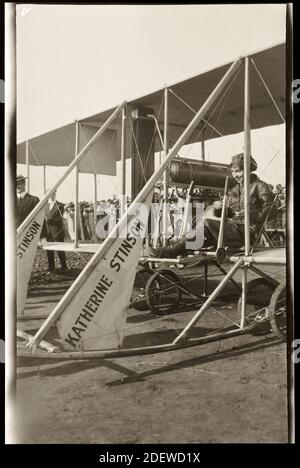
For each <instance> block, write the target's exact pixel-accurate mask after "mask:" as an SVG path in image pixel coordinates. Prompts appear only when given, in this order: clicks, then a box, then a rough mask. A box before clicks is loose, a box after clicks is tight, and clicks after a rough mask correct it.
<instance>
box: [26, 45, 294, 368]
mask: <svg viewBox="0 0 300 468" xmlns="http://www.w3.org/2000/svg"><path fill="white" fill-rule="evenodd" d="M285 47H286V45H285V44H284V43H283V44H277V45H275V46H273V47H271V48H268V49H264V50H260V51H258V52H255V53H251V54H249V55H246V56H244V57H240V58H238V59H237V60H235V61H234V62H232V63H227V64H225V65H222V66H219V67H216V68H214V69H211V70H209V71H206V72H204V73H201V74H199V75H196V76H194V77H192V78H189V79H188V80H185V81H182V82H179V83H176V84H174V85H172V86H167V87H165V88H163V89H161V90H158V91H155V92H153V93H151V94H149V95H146V96H143V97H140V98H138V99H135V100H131V101H128V102H126V101H124V102H123V103H122V104H120V105H119V106H117V107H115V108H113V109H110V110H108V111H105V112H102V113H100V114H98V115H96V116H91V117H89V118H86V119H83V120H82V121H80V122H76V123H73V124H70V125H68V126H66V127H64V128H61V129H58V130H57V131H53V132H49V134H45V135H41V136H40V137H36V138H35V139H33V140H32V141H31V142H30V148H31V150H32V151H33V152H34V153H35V154H36V155H37V154H38V157H39V160H40V161H42V160H43V157H44V156H45V157H46V156H47V155H49V152H50V153H51V154H52V153H53V155H54V154H55V155H56V156H55V157H56V158H58V159H59V158H62V157H64V164H65V161H68V162H69V166H68V167H67V169H66V170H65V172H64V174H63V175H62V176H61V177H60V179H59V180H58V181H57V182H56V183H55V184H54V185H53V187H52V188H51V189H50V190H49V191H48V192H47V193H46V194H45V196H44V197H43V199H42V200H41V201H40V202H39V203H38V205H37V206H36V207H35V208H34V209H33V211H32V212H31V213H30V214H29V216H28V217H27V218H26V219H25V220H24V222H23V223H22V225H21V226H20V227H19V228H18V231H17V242H18V244H17V286H18V287H17V316H18V318H19V319H22V311H23V309H24V304H25V300H26V295H27V288H28V281H29V276H30V273H31V269H32V264H33V260H34V256H35V252H36V249H37V245H38V242H39V236H40V232H41V229H42V224H43V220H44V207H45V205H46V203H47V200H48V199H49V197H50V196H51V195H52V193H53V192H54V191H56V189H57V188H58V187H59V186H60V185H61V184H62V183H63V182H64V181H65V180H66V179H67V177H68V176H69V175H70V174H71V172H72V171H76V184H77V185H78V174H79V168H81V170H85V171H86V172H89V171H90V172H94V173H95V174H96V173H97V170H99V171H100V166H101V165H103V160H101V157H100V156H99V154H100V155H102V154H105V155H107V156H108V158H111V160H113V159H114V158H115V159H116V160H117V159H121V164H122V195H124V194H125V177H126V175H125V167H126V157H128V155H129V154H131V155H132V158H133V160H134V161H135V164H133V169H132V178H133V180H134V188H133V192H132V193H133V196H134V200H133V202H132V203H131V204H130V205H129V206H128V207H127V209H126V208H125V206H124V205H123V206H122V210H121V217H120V219H119V221H118V222H117V223H116V225H115V227H114V228H113V229H112V230H111V232H110V233H109V234H108V236H107V237H106V239H105V240H104V241H103V242H102V243H101V244H93V245H90V246H88V245H80V244H79V243H78V239H76V240H75V245H74V250H75V251H76V250H77V251H79V252H80V251H81V252H90V253H93V256H92V257H91V259H90V260H89V261H88V263H87V265H86V266H85V268H84V269H83V270H82V272H81V273H80V274H79V276H78V277H77V278H76V279H75V281H74V282H73V284H72V285H71V286H70V288H69V289H68V291H67V292H66V293H65V294H64V296H63V297H62V299H61V300H60V301H59V302H58V304H57V305H56V306H55V308H54V310H53V311H52V312H51V313H50V315H49V316H48V317H47V318H46V319H45V320H44V322H43V323H42V325H41V326H40V327H39V328H38V329H37V331H36V333H35V334H34V335H29V334H26V333H24V332H22V331H18V338H19V343H18V355H19V356H34V357H35V358H41V359H43V358H52V359H63V358H67V359H68V358H70V359H90V358H98V359H100V358H108V357H111V358H114V357H118V358H119V357H122V356H134V355H141V354H152V353H157V352H163V351H170V350H175V349H178V348H184V347H189V346H196V345H200V344H203V343H208V342H211V341H217V340H221V339H225V338H230V337H234V336H237V335H240V334H244V333H248V332H249V331H252V330H253V329H254V328H256V327H257V325H258V324H259V323H266V322H267V323H269V324H270V327H271V329H272V330H273V331H274V333H275V334H276V335H277V336H278V337H279V338H280V339H285V337H286V328H287V314H286V294H287V292H286V291H287V289H286V282H285V275H284V273H283V274H281V279H280V280H279V279H278V276H276V275H274V272H273V273H270V272H269V273H268V272H266V271H265V270H263V266H275V267H278V268H280V269H284V268H285V265H286V251H285V248H266V247H264V248H263V249H262V248H258V245H257V244H258V243H259V239H260V237H261V235H262V231H261V232H260V233H259V236H258V238H257V239H256V240H255V245H253V242H252V243H251V242H250V216H249V211H250V208H249V186H250V156H251V131H252V130H254V129H259V128H263V127H268V126H272V125H279V124H282V123H285V103H286V96H285V94H286V91H285ZM171 97H172V98H173V101H172V105H171ZM162 110H163V112H162ZM83 125H85V126H87V127H88V129H89V139H88V141H85V142H84V143H82V142H81V144H80V143H79V141H80V139H79V134H80V128H81V127H82V126H83ZM149 128H150V129H151V131H150V132H149ZM129 131H131V136H132V138H131V146H130V145H129V143H128V139H127V138H126V135H127V134H128V132H129ZM143 132H144V133H143ZM239 132H243V133H244V226H245V229H244V231H245V233H244V242H243V244H244V245H243V247H242V248H241V249H238V250H234V251H233V250H230V249H228V248H227V247H226V245H225V244H224V223H225V221H226V196H227V191H228V186H229V183H230V174H229V171H228V164H225V163H212V162H209V161H206V160H205V149H204V148H205V140H208V139H214V138H218V137H220V136H228V135H234V134H237V133H239ZM68 137H69V138H68ZM74 137H75V138H74ZM51 141H53V144H51ZM197 141H198V142H201V144H202V155H201V161H199V162H198V165H197V171H196V172H197V174H196V173H194V172H193V169H192V168H191V167H192V165H193V164H196V163H195V161H193V162H192V161H188V160H185V161H181V159H180V157H179V155H178V153H179V152H180V150H181V149H182V147H184V145H188V144H191V143H194V142H197ZM170 142H172V144H170ZM173 142H174V143H173ZM143 145H144V148H142V146H143ZM155 150H156V151H162V152H163V158H162V160H161V161H160V164H159V167H158V168H157V169H156V170H155V169H154V162H153V158H151V157H150V156H151V151H152V152H153V154H154V152H155ZM28 151H29V143H28V142H26V143H25V142H24V143H22V144H20V145H19V147H18V154H19V156H18V161H19V162H22V161H23V162H24V161H25V160H27V162H28ZM117 154H118V155H119V156H120V158H119V157H118V155H117ZM74 155H75V157H74ZM96 156H98V157H96ZM36 159H37V157H36ZM172 164H173V166H172ZM97 165H98V166H97ZM171 169H172V171H171ZM182 169H183V170H182ZM171 172H172V173H173V175H174V174H175V176H174V177H175V179H176V177H177V179H178V180H179V182H180V183H183V185H184V186H187V187H192V186H193V185H194V184H195V182H196V184H197V183H198V186H201V187H214V188H218V189H221V190H223V196H222V210H221V214H220V217H219V219H220V229H219V236H218V241H217V245H216V246H215V248H213V249H212V248H209V249H207V248H202V247H200V248H197V249H196V250H195V249H194V250H193V251H190V250H188V249H187V250H186V251H185V250H184V249H183V251H180V254H179V255H178V254H177V255H175V256H174V255H173V256H170V257H168V256H165V253H166V252H168V239H167V234H166V225H167V216H168V214H167V208H166V205H167V200H168V178H169V177H170V173H171ZM160 180H162V181H163V203H162V206H161V220H162V232H161V235H160V233H158V236H159V235H160V237H161V239H160V240H159V242H160V248H159V249H158V250H157V249H156V250H155V249H154V250H155V253H157V251H159V252H160V254H159V255H155V254H154V255H151V256H150V255H149V253H148V252H147V250H145V242H144V238H145V237H147V235H146V234H147V229H148V218H149V209H150V205H151V202H152V199H153V192H154V189H155V186H156V184H157V182H159V181H160ZM76 196H77V197H78V193H77V195H76ZM188 200H189V192H188V196H187V201H188ZM95 201H96V196H95ZM75 202H76V203H75V206H76V207H77V205H78V198H77V200H75ZM95 206H96V205H95ZM76 211H77V208H76ZM185 213H186V211H184V213H183V222H182V224H181V240H182V239H184V234H185V233H186V229H187V227H186V219H185ZM76 216H78V212H77V215H76ZM263 228H264V226H262V230H263ZM156 247H157V245H156ZM48 248H53V249H55V250H57V249H59V248H63V249H66V246H59V245H57V244H56V245H53V246H51V245H49V246H48ZM68 248H69V247H67V249H68ZM177 253H178V252H177ZM212 264H213V265H214V267H215V268H217V269H218V271H219V272H220V273H221V274H222V275H223V277H222V278H221V280H218V281H216V282H215V283H214V285H213V287H212V288H209V287H208V280H209V272H208V270H209V266H210V265H212ZM225 264H226V268H227V269H225ZM190 268H196V271H195V273H194V275H193V278H196V279H197V277H200V271H204V274H203V275H202V279H203V291H201V292H200V293H196V294H195V290H194V291H192V292H191V290H190V289H189V287H188V286H187V283H186V281H187V280H186V279H185V280H183V279H182V276H181V275H180V274H179V272H182V271H187V270H189V269H190ZM137 272H138V274H137ZM281 273H282V272H281ZM237 275H238V276H239V278H238V280H237V279H236V278H237ZM251 275H252V276H251ZM253 275H255V276H256V278H255V279H253ZM251 278H252V279H251ZM250 279H251V280H250ZM188 281H190V278H189V280H188ZM139 282H141V283H143V284H137V283H139ZM228 285H231V286H232V287H233V288H234V289H235V294H236V297H237V298H238V300H237V304H236V308H235V310H234V313H233V311H230V312H228V313H227V312H226V308H225V311H224V310H222V311H221V312H220V313H219V315H220V316H222V319H224V320H225V321H226V320H227V323H228V325H227V326H224V323H223V322H222V324H220V323H218V321H217V320H215V321H214V327H212V328H209V329H208V330H205V327H204V328H201V329H200V332H199V333H195V330H196V328H195V327H196V324H197V323H198V322H199V321H200V319H202V323H203V322H205V317H206V319H208V320H211V314H208V313H207V312H208V311H209V310H214V311H216V308H215V304H216V302H217V301H218V300H219V299H220V298H221V299H222V303H223V304H224V302H225V304H226V294H225V297H224V291H226V289H227V287H228ZM134 289H136V290H138V293H136V291H135V294H133V292H134ZM141 294H142V297H141ZM184 294H188V295H190V296H193V297H192V299H193V300H192V302H191V304H190V305H191V313H192V316H191V317H189V319H188V321H187V323H186V325H185V326H184V327H183V328H182V329H180V330H176V336H175V337H174V338H172V340H171V341H168V342H160V343H157V342H156V343H148V340H145V343H147V345H144V343H142V344H141V345H139V346H128V344H127V343H128V342H130V340H128V339H127V338H128V333H130V327H128V326H126V322H127V317H128V314H129V310H130V308H131V307H135V308H136V309H137V310H138V311H142V310H143V309H144V308H145V304H146V308H148V309H150V310H152V312H154V313H156V314H157V315H159V316H160V317H161V316H162V318H164V317H165V316H170V313H173V312H176V310H177V309H178V308H180V301H181V299H182V296H183V295H184ZM200 299H201V301H200V303H199V300H200ZM197 304H198V305H199V307H198V310H196V311H195V308H196V305H197ZM233 315H234V316H233ZM53 327H54V328H55V327H56V333H57V335H56V337H55V339H54V341H52V342H51V335H52V334H51V330H53ZM49 336H50V338H49Z"/></svg>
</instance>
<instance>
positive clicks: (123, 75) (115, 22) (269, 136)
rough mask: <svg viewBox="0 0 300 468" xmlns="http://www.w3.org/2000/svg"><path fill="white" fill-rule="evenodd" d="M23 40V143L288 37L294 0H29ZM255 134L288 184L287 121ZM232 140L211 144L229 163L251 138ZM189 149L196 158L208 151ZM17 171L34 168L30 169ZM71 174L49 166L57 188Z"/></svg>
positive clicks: (36, 171) (35, 188) (84, 180)
mask: <svg viewBox="0 0 300 468" xmlns="http://www.w3.org/2000/svg"><path fill="white" fill-rule="evenodd" d="M16 39H17V141H18V142H20V141H24V140H26V139H30V138H32V137H34V136H37V135H39V134H41V133H44V132H46V131H49V130H51V129H54V128H57V127H59V126H62V125H65V124H67V123H69V122H73V121H74V120H75V119H80V118H83V117H86V116H88V115H92V114H94V113H97V112H99V111H101V110H103V109H106V108H110V107H112V106H115V105H117V104H119V103H120V102H122V101H123V100H124V99H128V100H131V99H133V98H134V97H137V96H140V95H143V94H146V93H147V94H148V93H149V92H151V91H152V90H155V89H158V88H161V87H162V86H164V85H166V84H170V83H174V82H176V81H179V80H181V79H185V78H187V77H189V76H191V75H195V74H197V73H200V72H201V71H205V70H207V69H209V68H211V67H214V66H217V65H218V64H222V63H225V62H228V61H230V60H233V59H235V58H236V57H238V56H239V55H243V54H245V53H248V52H249V51H250V52H251V51H253V50H256V49H261V48H264V47H268V46H271V45H273V44H275V43H278V42H282V41H284V39H285V5H283V4H282V5H280V4H274V5H261V4H258V5H248V4H244V5H210V6H209V5H30V4H26V5H25V4H24V5H22V4H21V5H18V7H17V38H16ZM252 133H253V138H252V149H253V152H254V154H255V156H256V159H257V160H258V163H259V168H260V171H263V170H264V171H265V174H267V175H268V179H269V181H270V182H271V183H273V184H276V183H284V172H285V170H284V151H285V145H284V128H283V126H276V127H272V128H268V129H262V130H257V131H254V132H252ZM228 142H229V139H228V138H224V139H223V138H220V139H217V140H214V141H213V142H210V143H209V144H208V145H207V149H206V150H207V158H208V159H210V160H215V161H220V160H222V161H223V162H229V159H230V156H231V154H232V151H233V148H235V149H239V151H240V149H242V144H243V138H242V135H237V136H232V137H230V144H229V143H228ZM277 151H279V153H278V156H276V157H275V159H274V161H273V162H272V163H271V164H270V165H269V166H268V163H269V161H270V160H271V159H272V158H273V156H274V154H275V153H276V152H277ZM186 153H189V154H188V156H189V157H196V156H197V155H199V147H198V146H197V145H194V146H193V147H192V148H184V149H183V151H182V154H183V155H184V154H186ZM224 158H225V159H226V160H225V161H224ZM128 165H129V162H128ZM265 168H266V169H265ZM17 170H18V173H19V172H20V173H23V174H25V167H24V166H23V165H18V168H17ZM63 170H64V169H62V168H55V167H48V168H47V186H48V187H49V186H51V185H52V184H53V183H54V182H55V181H56V180H57V179H58V178H59V176H60V175H61V174H62V171H63ZM30 174H31V188H30V190H31V193H33V194H36V195H38V196H41V195H42V193H43V176H42V174H43V172H42V169H41V168H38V167H32V168H31V172H30ZM117 174H118V175H117V177H114V178H113V177H108V176H103V175H100V176H98V194H99V199H102V198H107V197H110V196H112V194H113V193H117V191H118V190H119V189H120V167H117ZM258 175H260V172H259V171H258ZM263 175H264V174H262V176H263ZM127 185H128V188H129V177H127ZM73 192H74V177H73V175H71V176H70V177H69V178H68V179H67V181H66V182H65V183H64V184H63V186H62V187H61V188H60V189H59V190H58V197H59V198H60V199H61V200H62V201H71V199H72V196H71V195H72V193H73ZM93 193H94V189H93V183H92V176H89V175H81V176H80V194H79V197H80V199H82V200H89V201H90V200H93Z"/></svg>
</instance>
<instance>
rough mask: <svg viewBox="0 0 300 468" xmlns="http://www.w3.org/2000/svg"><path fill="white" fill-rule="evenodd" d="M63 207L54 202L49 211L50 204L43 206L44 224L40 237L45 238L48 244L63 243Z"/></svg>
mask: <svg viewBox="0 0 300 468" xmlns="http://www.w3.org/2000/svg"><path fill="white" fill-rule="evenodd" d="M63 214H64V205H63V204H62V203H60V202H57V201H56V202H55V203H54V205H53V206H52V208H51V209H50V204H49V203H47V204H46V206H45V222H44V225H43V228H42V233H41V237H46V238H47V241H48V242H55V241H60V242H63V241H64V220H63Z"/></svg>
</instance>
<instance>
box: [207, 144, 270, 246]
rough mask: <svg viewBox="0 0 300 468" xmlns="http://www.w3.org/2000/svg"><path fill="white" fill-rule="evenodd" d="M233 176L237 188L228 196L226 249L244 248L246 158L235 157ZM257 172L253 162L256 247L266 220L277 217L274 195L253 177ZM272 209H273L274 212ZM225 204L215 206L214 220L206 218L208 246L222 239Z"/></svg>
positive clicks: (251, 201)
mask: <svg viewBox="0 0 300 468" xmlns="http://www.w3.org/2000/svg"><path fill="white" fill-rule="evenodd" d="M230 169H231V174H232V176H233V177H234V179H235V181H236V184H235V185H234V187H233V188H232V189H231V191H230V192H229V195H228V203H227V220H226V221H225V225H224V241H223V242H224V245H225V246H228V247H232V248H239V247H242V246H243V245H244V229H245V221H244V154H243V153H240V154H236V155H235V156H233V157H232V160H231V164H230ZM256 170H257V164H256V161H255V160H254V159H253V158H252V156H251V159H250V172H251V174H250V191H249V205H250V206H249V208H250V242H251V243H253V242H254V240H255V238H256V236H257V234H258V232H259V230H260V228H261V226H262V224H263V223H264V221H265V219H266V216H268V219H269V220H271V219H273V218H274V217H275V216H276V211H277V210H276V208H275V207H272V204H273V200H274V194H273V192H272V191H271V189H270V187H269V185H268V184H267V183H266V182H263V181H262V180H260V179H259V178H258V176H257V175H256V174H253V172H255V171H256ZM271 207H272V209H271ZM221 208H222V202H220V201H216V202H215V203H214V209H215V213H214V214H215V216H212V217H211V218H210V217H207V218H206V219H205V221H204V226H205V234H204V235H205V238H206V240H207V242H208V243H216V241H217V239H218V235H219V229H220V220H219V219H216V214H217V215H219V216H220V212H221Z"/></svg>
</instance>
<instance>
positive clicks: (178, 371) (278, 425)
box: [17, 257, 288, 444]
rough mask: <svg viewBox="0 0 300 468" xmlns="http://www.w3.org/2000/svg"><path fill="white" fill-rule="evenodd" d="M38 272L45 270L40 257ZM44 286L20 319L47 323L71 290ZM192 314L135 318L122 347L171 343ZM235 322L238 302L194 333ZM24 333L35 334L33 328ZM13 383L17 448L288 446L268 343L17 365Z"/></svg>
mask: <svg viewBox="0 0 300 468" xmlns="http://www.w3.org/2000/svg"><path fill="white" fill-rule="evenodd" d="M37 262H38V265H39V268H41V263H42V262H43V257H42V259H41V258H39V259H38V261H37ZM36 264H37V263H36ZM43 268H44V267H43ZM43 268H42V269H43ZM270 273H272V272H271V271H270ZM273 274H275V273H274V272H273ZM280 274H281V275H282V276H284V272H281V273H280ZM45 275H46V273H45ZM277 277H278V276H277ZM40 278H41V280H40V282H37V281H32V282H31V287H30V291H29V295H28V300H27V304H26V310H25V312H26V313H32V314H34V313H37V314H40V313H43V314H44V313H45V314H48V313H50V311H51V310H53V306H54V304H55V303H57V300H58V299H59V298H60V297H61V296H62V295H63V293H64V292H65V291H66V289H67V288H68V286H69V285H70V284H71V282H72V278H66V277H63V276H60V275H57V276H55V277H53V278H50V277H46V276H43V275H42V274H41V275H40ZM215 279H216V277H215V278H214V280H215ZM211 287H212V285H211ZM193 312H194V311H193V310H191V308H188V307H182V308H181V309H180V308H179V309H178V311H177V312H174V313H172V314H170V315H168V316H167V317H162V318H160V319H158V320H157V319H156V317H155V316H154V314H152V313H151V312H150V311H145V312H138V311H136V310H133V309H131V310H130V312H129V316H128V321H127V322H128V323H127V327H128V338H127V343H130V340H131V344H133V345H140V344H144V345H145V344H148V342H150V341H151V342H152V343H155V344H156V343H159V342H167V341H170V339H171V338H174V337H175V336H176V334H177V332H178V331H179V330H181V329H182V328H183V326H184V325H185V324H186V323H187V320H188V319H189V318H191V317H192V315H193ZM235 314H236V300H232V301H231V302H230V303H229V302H228V301H227V302H226V303H223V304H218V305H216V307H215V309H213V310H212V311H211V312H210V314H208V316H207V317H206V318H204V319H203V321H201V322H199V323H198V324H197V327H196V329H195V332H194V333H195V334H196V335H199V334H203V332H210V331H211V330H212V328H213V327H214V326H215V324H216V322H217V320H219V317H220V316H224V315H227V316H229V317H231V318H232V319H233V317H234V316H235ZM39 323H40V324H41V323H42V322H39ZM20 328H22V329H23V330H27V331H30V332H32V331H33V328H34V323H33V322H24V323H22V324H21V326H20ZM132 333H133V337H132ZM129 335H130V336H131V337H130V336H129ZM125 343H126V339H125ZM17 373H18V380H17V395H18V429H19V430H18V434H19V442H20V443H25V444H29V443H35V444H40V443H49V444H59V443H72V444H82V443H89V444H115V443H122V444H140V443H217V442H223V443H226V442H249V443H250V442H252V443H260V442H271V443H272V442H273V443H275V442H277V443H278V442H287V441H288V439H287V426H288V420H287V372H286V345H285V343H282V342H279V341H278V340H277V339H276V338H274V335H273V334H272V333H268V334H262V335H257V336H254V335H250V334H247V335H242V336H238V337H235V338H230V339H227V340H223V341H217V342H214V343H209V344H205V345H201V346H196V347H193V348H187V349H181V350H176V351H173V352H165V353H161V354H154V355H148V356H139V357H130V358H122V359H111V360H110V359H108V360H105V361H97V360H94V361H92V360H90V361H60V362H55V363H53V362H49V361H48V362H43V363H41V362H39V363H38V362H37V361H33V360H32V359H31V360H25V359H22V360H19V362H18V369H17Z"/></svg>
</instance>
